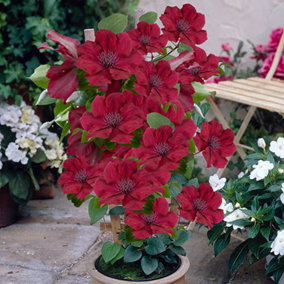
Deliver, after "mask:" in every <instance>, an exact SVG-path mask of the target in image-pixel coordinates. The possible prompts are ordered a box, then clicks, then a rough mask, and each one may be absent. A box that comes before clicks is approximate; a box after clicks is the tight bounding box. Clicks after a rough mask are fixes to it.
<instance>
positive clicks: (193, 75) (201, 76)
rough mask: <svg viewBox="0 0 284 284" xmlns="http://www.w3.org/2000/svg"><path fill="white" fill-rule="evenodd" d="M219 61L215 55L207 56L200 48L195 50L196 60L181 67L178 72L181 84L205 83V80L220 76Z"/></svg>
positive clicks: (193, 59)
mask: <svg viewBox="0 0 284 284" xmlns="http://www.w3.org/2000/svg"><path fill="white" fill-rule="evenodd" d="M218 64H219V59H218V57H217V56H215V55H213V54H209V55H208V56H207V55H206V52H205V51H204V50H203V49H201V48H198V47H195V48H194V58H192V59H191V60H189V61H186V62H185V63H184V64H182V65H180V66H179V67H178V68H177V69H176V71H177V72H179V82H180V83H181V84H190V83H192V82H200V83H204V80H206V79H208V78H210V77H211V76H213V75H215V74H218V73H219V72H218V70H217V67H218Z"/></svg>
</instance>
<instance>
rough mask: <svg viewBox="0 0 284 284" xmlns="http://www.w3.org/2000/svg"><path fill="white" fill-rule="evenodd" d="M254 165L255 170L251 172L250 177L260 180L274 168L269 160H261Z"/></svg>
mask: <svg viewBox="0 0 284 284" xmlns="http://www.w3.org/2000/svg"><path fill="white" fill-rule="evenodd" d="M252 167H253V168H254V170H253V171H252V172H251V173H250V176H249V178H250V179H256V180H257V181H259V180H262V179H264V178H265V177H267V176H268V173H269V171H270V170H272V169H273V168H274V165H273V164H272V163H270V162H269V161H262V160H260V161H258V163H257V165H253V166H252Z"/></svg>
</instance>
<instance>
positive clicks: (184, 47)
mask: <svg viewBox="0 0 284 284" xmlns="http://www.w3.org/2000/svg"><path fill="white" fill-rule="evenodd" d="M177 51H178V53H181V52H183V51H192V47H191V46H189V45H186V44H183V43H180V44H179V47H178V49H177Z"/></svg>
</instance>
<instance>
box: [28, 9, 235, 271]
mask: <svg viewBox="0 0 284 284" xmlns="http://www.w3.org/2000/svg"><path fill="white" fill-rule="evenodd" d="M117 17H120V18H121V21H119V22H117V21H115V20H114V18H113V17H112V16H110V17H109V18H107V19H104V20H103V21H102V22H100V23H99V25H98V27H99V30H98V31H97V32H96V33H95V34H93V35H92V37H91V38H94V41H91V40H87V41H86V42H85V43H82V44H79V43H78V42H77V41H76V40H74V39H71V38H68V37H66V36H62V35H60V34H58V33H56V32H55V31H49V32H48V38H49V39H50V40H52V41H54V42H55V43H57V44H58V48H57V49H54V48H53V47H52V49H53V50H57V51H58V52H59V53H60V54H61V55H63V63H62V64H61V65H57V66H52V67H49V66H48V65H45V66H41V67H39V68H38V69H36V71H35V73H34V74H33V75H32V77H31V78H32V80H33V81H34V82H35V83H37V84H40V85H41V86H43V85H44V84H46V88H47V93H48V95H49V97H42V98H41V101H40V102H39V103H46V102H47V101H49V102H54V101H55V99H56V106H55V115H56V118H55V121H56V122H57V123H58V124H60V125H61V126H62V127H63V131H62V137H64V136H65V135H68V139H67V143H68V147H67V154H68V155H69V156H70V158H69V159H67V160H66V161H65V163H64V169H65V170H64V172H63V173H62V175H61V177H60V179H59V184H60V185H61V187H62V190H63V192H64V193H66V194H67V195H68V198H69V199H71V200H72V201H73V202H74V203H75V204H76V205H80V204H81V203H82V202H85V201H86V200H88V201H89V214H90V217H91V223H92V224H94V223H95V222H97V221H99V220H100V219H101V218H102V217H103V216H104V215H105V214H107V212H108V209H110V210H109V213H110V215H124V216H125V218H124V226H123V228H122V232H121V233H120V234H119V237H118V238H119V242H120V245H119V244H117V243H114V244H112V243H109V242H107V243H105V244H104V246H103V249H102V259H103V261H104V262H105V263H106V264H114V263H116V262H123V261H124V262H126V263H134V262H135V263H138V264H139V263H141V269H142V271H143V272H144V273H145V274H146V275H150V274H152V273H154V272H155V271H163V270H164V268H163V267H164V264H165V263H176V258H177V255H185V251H184V249H183V248H182V245H183V244H184V243H185V242H186V240H187V238H188V236H189V231H188V224H189V222H199V223H201V224H204V225H205V226H208V227H209V228H211V227H212V226H213V224H215V223H219V222H220V221H222V220H223V217H224V214H223V211H222V210H221V209H219V207H220V205H221V202H222V198H221V194H220V193H218V192H214V191H213V189H212V187H211V186H210V185H209V184H207V183H202V184H201V185H200V186H199V184H198V181H197V179H196V178H194V176H193V166H194V155H195V154H196V153H197V152H202V153H203V156H204V158H205V159H206V161H207V166H208V167H210V166H211V165H213V166H215V167H217V168H221V167H224V166H225V165H226V164H227V159H226V158H227V157H229V156H231V155H233V154H234V152H235V150H236V148H235V146H234V144H233V139H234V135H233V133H232V131H231V130H230V129H226V130H223V128H222V126H221V125H220V124H219V123H218V122H217V121H213V122H209V123H208V122H205V119H204V116H205V115H206V113H207V111H208V110H209V107H208V106H209V105H208V104H207V103H203V102H202V101H203V100H204V99H205V98H206V97H207V96H210V95H212V94H211V93H209V92H208V91H206V88H205V87H204V85H203V84H204V81H205V80H206V79H208V78H209V77H211V76H213V75H215V74H218V70H217V67H218V58H217V57H216V56H215V55H212V54H210V55H207V54H206V52H205V51H204V50H202V49H201V48H200V47H197V45H198V44H201V43H203V42H204V41H205V40H206V38H207V36H206V31H204V30H202V28H203V26H204V24H205V19H204V15H202V14H200V13H198V12H197V11H196V10H195V8H194V7H193V6H191V5H190V4H186V5H184V6H183V7H182V8H181V9H179V8H178V7H167V8H166V11H165V13H164V14H163V15H162V16H161V18H160V19H161V21H162V23H163V25H164V28H163V29H162V31H161V30H160V28H159V26H158V25H157V24H155V23H154V22H155V20H156V18H157V15H156V14H155V13H153V12H151V13H147V14H145V15H143V16H142V17H143V18H141V19H143V21H140V22H139V23H138V24H137V27H136V28H134V29H131V30H128V31H125V29H126V25H127V21H125V19H124V16H123V15H117V14H116V15H115V19H117ZM123 23H125V24H123ZM41 48H48V49H51V47H50V46H49V45H47V43H45V44H43V45H42V47H41ZM45 94H46V93H45ZM194 106H195V107H194ZM197 129H199V130H197ZM195 145H196V146H197V148H198V150H196V148H195ZM180 217H183V218H184V219H185V220H187V223H185V224H181V223H180V222H178V220H180ZM106 251H108V252H110V251H111V253H112V254H111V255H112V256H111V258H110V257H109V255H110V254H109V253H108V255H106ZM150 256H151V257H150Z"/></svg>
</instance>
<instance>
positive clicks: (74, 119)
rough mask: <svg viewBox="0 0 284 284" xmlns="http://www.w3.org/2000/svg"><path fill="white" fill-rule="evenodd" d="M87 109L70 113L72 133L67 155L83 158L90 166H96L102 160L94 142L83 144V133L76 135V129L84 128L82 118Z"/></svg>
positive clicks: (78, 109)
mask: <svg viewBox="0 0 284 284" xmlns="http://www.w3.org/2000/svg"><path fill="white" fill-rule="evenodd" d="M85 111H86V107H85V106H81V107H78V108H76V109H73V110H71V111H70V112H69V119H68V120H69V122H70V125H71V128H70V131H71V133H70V134H69V136H68V140H67V144H68V146H67V154H68V155H71V156H82V157H84V158H85V160H86V162H87V163H88V164H90V165H95V164H97V163H98V161H99V160H100V153H99V149H98V147H97V146H96V144H95V143H94V142H86V143H82V142H81V137H82V132H81V131H79V132H77V133H74V130H75V129H78V128H83V127H82V125H81V122H80V118H81V117H82V115H83V114H84V113H85Z"/></svg>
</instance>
